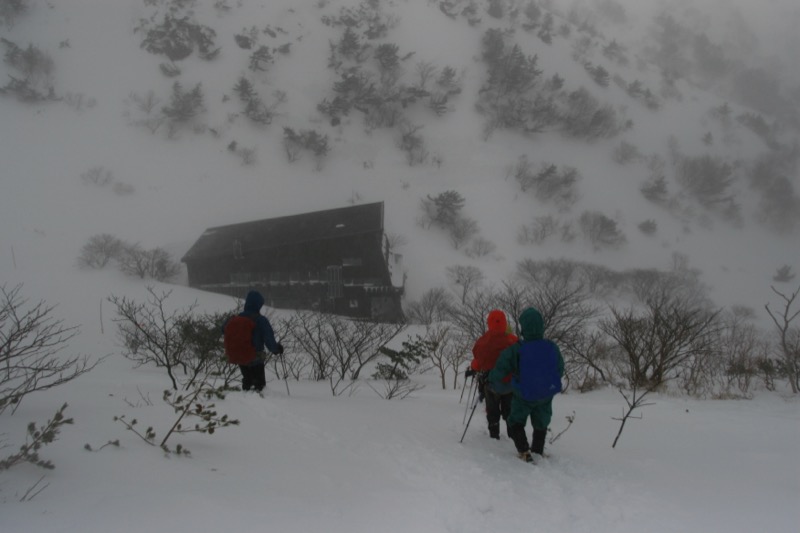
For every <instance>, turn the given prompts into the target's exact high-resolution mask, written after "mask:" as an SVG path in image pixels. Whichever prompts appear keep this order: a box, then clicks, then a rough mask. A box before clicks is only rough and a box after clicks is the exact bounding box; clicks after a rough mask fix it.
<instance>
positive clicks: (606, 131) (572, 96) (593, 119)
mask: <svg viewBox="0 0 800 533" xmlns="http://www.w3.org/2000/svg"><path fill="white" fill-rule="evenodd" d="M564 105H565V109H564V110H563V111H562V113H561V123H562V126H563V129H564V132H565V133H566V134H567V135H570V136H572V137H577V138H579V139H590V140H591V139H597V138H607V137H613V136H614V135H616V134H617V133H619V132H620V131H621V130H622V125H621V124H620V121H619V119H618V117H617V113H616V111H614V108H612V107H611V106H609V105H602V104H600V102H599V101H598V100H597V99H596V98H595V97H594V96H592V94H591V93H590V92H589V91H588V90H587V89H586V88H584V87H581V88H580V89H577V90H575V91H573V92H571V93H569V95H568V96H567V98H566V100H565V103H564Z"/></svg>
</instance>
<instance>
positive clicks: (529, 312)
mask: <svg viewBox="0 0 800 533" xmlns="http://www.w3.org/2000/svg"><path fill="white" fill-rule="evenodd" d="M519 325H520V332H521V333H522V340H521V341H520V342H518V343H516V344H514V345H512V346H510V347H509V348H507V349H505V350H503V352H502V353H501V354H500V357H499V358H498V359H497V363H496V364H495V366H494V369H492V371H491V372H489V377H488V380H489V383H491V384H493V385H494V384H497V383H502V380H503V378H505V377H506V376H507V375H508V374H509V373H511V374H512V376H513V377H512V380H511V383H512V385H513V389H514V394H513V397H512V399H511V413H510V414H509V415H508V420H507V422H506V423H507V424H508V431H509V436H510V437H511V438H512V439H513V440H514V446H516V448H517V452H518V454H519V457H520V459H522V460H524V461H526V462H532V461H533V456H532V455H531V453H534V454H538V455H540V456H541V455H544V441H545V438H546V437H547V427H548V426H549V425H550V419H551V418H552V416H553V396H555V395H556V394H558V393H559V392H561V377H562V376H563V375H564V358H563V357H562V356H561V351H560V350H559V349H558V346H557V345H556V343H554V342H553V341H551V340H548V339H545V338H544V321H543V320H542V315H541V314H540V313H539V311H537V310H536V309H535V308H533V307H529V308H527V309H525V310H524V311H523V312H522V314H521V315H520V316H519ZM528 417H530V419H531V424H532V425H533V439H532V441H531V446H530V447H529V446H528V438H527V436H526V434H525V424H526V423H527V421H528Z"/></svg>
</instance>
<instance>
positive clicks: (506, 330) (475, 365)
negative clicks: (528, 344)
mask: <svg viewBox="0 0 800 533" xmlns="http://www.w3.org/2000/svg"><path fill="white" fill-rule="evenodd" d="M486 325H487V326H488V330H487V331H486V332H485V333H484V334H483V335H481V336H480V338H479V339H478V340H477V341H475V345H474V346H473V347H472V355H473V356H474V358H473V359H472V362H471V363H470V366H469V368H468V369H467V371H466V372H465V373H464V375H465V377H471V376H474V375H475V374H476V373H478V393H479V394H480V396H481V397H482V398H485V399H486V421H487V422H488V424H489V436H490V437H491V438H493V439H499V438H500V418H501V417H502V418H503V420H506V421H507V420H508V414H509V412H510V411H511V393H512V392H513V389H512V388H511V375H510V374H509V375H508V376H506V377H505V378H503V379H502V380H501V382H500V383H498V384H496V385H493V384H489V383H487V382H486V375H487V374H488V373H489V371H490V370H491V369H493V368H494V365H495V363H496V362H497V358H498V357H499V356H500V352H502V351H503V350H505V349H506V348H508V347H509V346H511V345H512V344H514V343H515V342H517V336H516V335H514V334H513V333H512V332H511V329H510V327H509V326H508V321H507V320H506V314H505V313H504V312H503V311H500V310H499V309H493V310H492V311H490V312H489V315H488V316H487V318H486ZM506 433H507V434H508V436H509V437H510V436H511V434H510V432H509V426H508V423H507V422H506Z"/></svg>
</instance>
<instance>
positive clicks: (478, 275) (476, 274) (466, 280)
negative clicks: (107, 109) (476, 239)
mask: <svg viewBox="0 0 800 533" xmlns="http://www.w3.org/2000/svg"><path fill="white" fill-rule="evenodd" d="M445 272H446V274H447V279H448V280H449V281H450V282H451V283H452V284H453V285H455V286H456V287H460V295H461V304H462V305H463V304H464V303H465V302H466V300H467V296H468V295H469V294H470V293H471V292H472V291H473V289H476V288H478V287H480V285H481V284H482V283H483V280H484V279H486V276H485V275H484V274H483V272H482V271H481V269H479V268H478V267H474V266H471V265H454V266H449V267H447V268H446V269H445Z"/></svg>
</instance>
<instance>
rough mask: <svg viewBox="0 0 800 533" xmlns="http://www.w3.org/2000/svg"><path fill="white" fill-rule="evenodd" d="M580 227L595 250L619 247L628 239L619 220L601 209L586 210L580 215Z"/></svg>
mask: <svg viewBox="0 0 800 533" xmlns="http://www.w3.org/2000/svg"><path fill="white" fill-rule="evenodd" d="M580 228H581V233H583V236H584V238H586V240H587V241H588V242H589V243H591V245H592V246H593V247H594V249H595V250H600V249H602V248H618V247H620V246H622V245H623V244H625V242H626V241H627V239H626V238H625V234H624V233H622V231H620V229H619V228H618V227H617V222H616V221H615V220H612V219H611V218H609V217H607V216H606V215H604V214H603V213H600V212H599V211H584V213H583V214H582V215H581V217H580Z"/></svg>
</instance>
